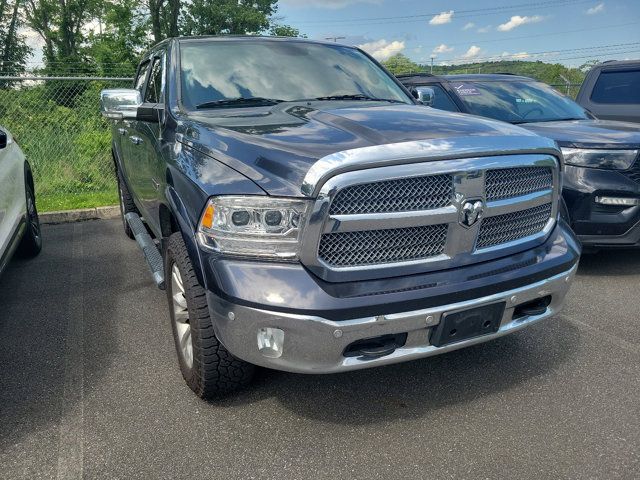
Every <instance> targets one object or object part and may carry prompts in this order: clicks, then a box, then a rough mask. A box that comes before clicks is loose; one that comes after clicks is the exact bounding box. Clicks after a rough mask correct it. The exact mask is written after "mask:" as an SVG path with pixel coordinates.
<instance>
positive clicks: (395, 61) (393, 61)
mask: <svg viewBox="0 0 640 480" xmlns="http://www.w3.org/2000/svg"><path fill="white" fill-rule="evenodd" d="M382 64H383V65H384V66H385V67H386V68H387V70H389V71H390V72H391V73H393V74H394V75H402V74H404V73H417V72H424V71H425V70H424V67H422V66H420V65H418V64H417V63H415V62H414V61H412V60H411V59H410V58H409V57H407V56H405V55H403V54H401V53H396V54H395V55H394V56H393V57H391V58H389V59H388V60H386V61H384V62H382Z"/></svg>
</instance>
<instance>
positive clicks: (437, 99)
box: [429, 84, 460, 112]
mask: <svg viewBox="0 0 640 480" xmlns="http://www.w3.org/2000/svg"><path fill="white" fill-rule="evenodd" d="M429 86H430V87H431V88H433V91H434V93H435V95H434V97H433V105H432V107H433V108H437V109H439V110H446V111H448V112H459V111H460V109H459V108H458V106H457V105H456V104H455V103H454V102H453V100H451V97H450V96H449V94H448V93H447V91H446V90H445V89H444V88H442V87H441V86H440V85H435V84H434V85H429Z"/></svg>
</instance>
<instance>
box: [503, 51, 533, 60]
mask: <svg viewBox="0 0 640 480" xmlns="http://www.w3.org/2000/svg"><path fill="white" fill-rule="evenodd" d="M530 56H531V55H529V54H528V53H527V52H519V53H509V52H502V54H501V55H500V58H502V59H505V58H508V59H512V60H524V59H525V58H529V57H530Z"/></svg>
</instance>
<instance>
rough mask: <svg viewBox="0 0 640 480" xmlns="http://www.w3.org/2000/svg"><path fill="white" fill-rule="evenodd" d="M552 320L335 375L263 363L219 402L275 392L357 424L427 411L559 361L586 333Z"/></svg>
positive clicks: (500, 387)
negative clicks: (253, 377)
mask: <svg viewBox="0 0 640 480" xmlns="http://www.w3.org/2000/svg"><path fill="white" fill-rule="evenodd" d="M547 322H556V325H554V327H555V328H548V323H546V322H545V323H542V324H539V325H536V326H533V327H531V328H529V329H527V330H525V331H522V332H519V333H515V334H513V335H509V336H506V337H502V338H500V339H497V340H495V341H491V342H488V343H485V344H481V345H476V346H473V347H469V348H466V349H462V350H457V351H455V352H451V353H448V354H444V355H440V356H435V357H431V358H426V359H422V360H417V361H413V362H409V363H401V364H397V365H392V366H387V367H382V368H375V369H367V370H360V371H355V372H348V373H343V374H334V375H297V374H289V373H283V372H276V371H271V370H264V369H263V370H260V371H259V373H258V378H257V381H256V382H255V384H254V385H253V386H252V387H251V388H250V390H248V391H246V392H244V393H241V394H240V395H237V396H236V397H234V398H229V399H224V400H221V401H218V402H212V406H214V407H216V408H217V407H235V406H237V405H239V404H245V403H253V402H256V401H260V400H262V399H264V398H266V397H275V398H277V399H278V400H279V402H281V404H282V405H284V406H285V407H286V408H288V409H290V410H292V411H293V412H294V413H296V414H298V415H301V416H304V417H308V418H312V419H314V420H316V421H320V422H327V423H335V424H346V425H354V426H358V425H368V424H377V423H385V422H388V421H391V420H397V419H410V418H416V417H422V416H425V415H427V414H429V413H433V412H437V411H438V410H439V409H441V408H446V407H451V406H455V405H457V404H464V403H469V402H473V401H474V400H475V399H477V398H479V397H483V396H491V395H499V394H500V392H502V391H505V390H509V389H512V388H519V386H520V384H522V383H525V382H527V380H529V379H531V378H533V377H537V376H544V375H545V374H548V373H549V371H552V370H555V369H558V368H559V366H560V365H561V364H562V363H564V362H565V361H566V360H567V359H568V358H570V357H571V356H572V355H573V354H574V352H575V351H576V349H577V347H578V343H579V336H580V333H579V331H578V330H577V329H576V327H575V326H573V325H572V324H570V323H568V322H566V321H564V320H562V317H556V318H554V319H550V320H547ZM558 331H560V332H562V334H561V335H558Z"/></svg>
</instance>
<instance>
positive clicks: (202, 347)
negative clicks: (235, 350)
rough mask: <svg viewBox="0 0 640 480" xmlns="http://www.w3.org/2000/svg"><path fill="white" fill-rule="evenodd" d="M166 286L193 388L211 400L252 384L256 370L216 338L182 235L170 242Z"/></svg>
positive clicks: (182, 367) (181, 358)
mask: <svg viewBox="0 0 640 480" xmlns="http://www.w3.org/2000/svg"><path fill="white" fill-rule="evenodd" d="M165 282H166V286H167V288H166V291H167V299H168V301H169V312H170V315H171V327H172V329H173V337H174V340H175V345H176V351H177V353H178V361H179V363H180V371H181V372H182V376H183V377H184V380H185V381H186V382H187V385H189V388H191V390H193V391H194V393H195V394H196V395H198V396H199V397H200V398H204V399H210V398H215V397H219V396H221V395H224V394H227V393H230V392H233V391H235V390H237V389H239V388H241V387H243V386H245V385H247V384H249V383H250V381H251V379H252V377H253V373H254V370H255V367H254V366H253V365H251V364H250V363H247V362H244V361H242V360H240V359H237V358H235V357H234V356H233V355H231V353H229V351H228V350H227V349H226V348H225V347H224V345H222V344H221V343H220V342H219V341H218V339H217V338H216V336H215V333H214V331H213V323H212V321H211V317H210V314H209V308H208V305H207V297H206V293H205V290H204V288H202V286H201V285H200V283H199V282H198V278H197V277H196V275H195V272H194V270H193V266H192V265H191V259H190V258H189V254H188V253H187V248H186V246H185V244H184V241H183V239H182V235H181V234H180V233H174V234H172V235H171V237H169V241H168V242H167V246H166V249H165Z"/></svg>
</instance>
